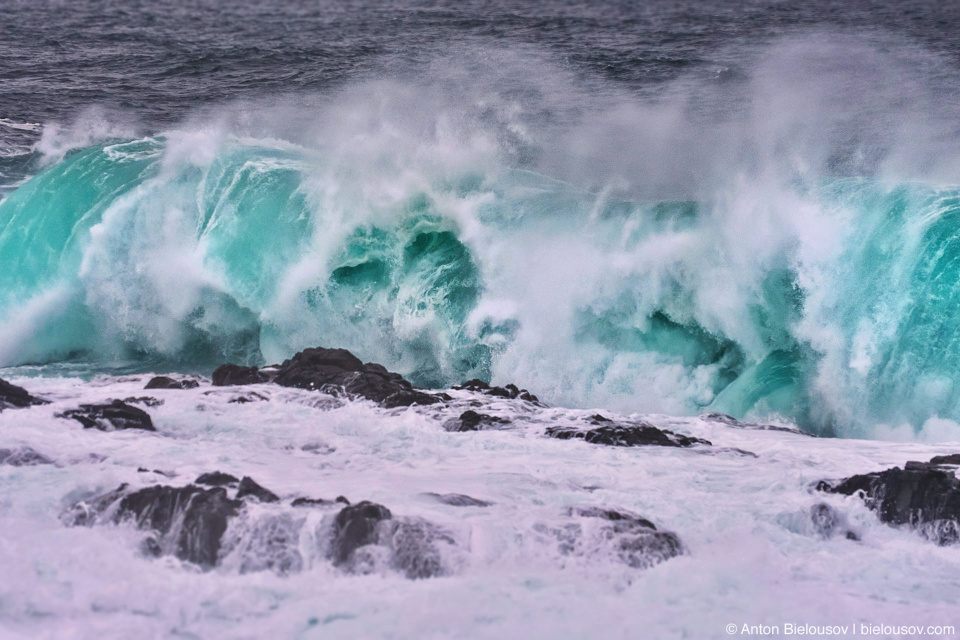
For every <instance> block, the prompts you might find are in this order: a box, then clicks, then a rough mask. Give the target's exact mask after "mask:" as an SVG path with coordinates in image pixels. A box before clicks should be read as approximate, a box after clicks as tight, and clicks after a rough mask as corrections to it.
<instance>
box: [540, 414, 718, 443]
mask: <svg viewBox="0 0 960 640" xmlns="http://www.w3.org/2000/svg"><path fill="white" fill-rule="evenodd" d="M590 424H592V425H593V426H592V427H587V428H577V427H549V428H548V429H547V431H546V435H548V436H550V437H551V438H558V439H560V440H570V439H573V438H579V439H580V440H583V441H585V442H589V443H591V444H605V445H610V446H614V447H639V446H647V445H652V446H661V447H692V446H693V445H696V444H703V445H709V444H711V442H710V441H709V440H703V439H701V438H694V437H692V436H685V435H682V434H679V433H674V432H673V431H666V430H663V429H658V428H657V427H655V426H653V425H652V424H649V423H647V422H634V423H619V422H614V421H613V420H610V419H609V418H605V417H603V416H601V415H595V416H591V417H590Z"/></svg>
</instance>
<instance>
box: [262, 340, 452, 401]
mask: <svg viewBox="0 0 960 640" xmlns="http://www.w3.org/2000/svg"><path fill="white" fill-rule="evenodd" d="M273 381H274V382H275V383H276V384H279V385H281V386H284V387H296V388H298V389H308V390H321V391H322V390H326V389H333V388H336V389H339V390H342V392H344V393H346V394H348V395H351V396H359V397H361V398H366V399H367V400H372V401H374V402H376V403H379V404H381V405H383V406H384V407H387V408H394V407H408V406H411V405H415V404H419V405H425V404H435V403H437V402H440V401H441V398H438V397H437V396H434V395H432V394H429V393H425V392H423V391H418V390H416V389H414V388H413V385H411V384H410V383H409V382H407V381H406V380H404V379H403V377H402V376H400V375H399V374H397V373H391V372H389V371H387V370H386V368H384V367H383V366H381V365H378V364H374V363H367V364H363V363H362V362H360V359H359V358H357V357H356V356H354V355H353V354H352V353H350V352H349V351H347V350H346V349H324V348H322V347H318V348H315V349H304V350H303V351H301V352H300V353H298V354H296V355H295V356H293V357H292V358H290V359H289V360H285V361H284V362H283V364H281V365H280V366H279V367H278V369H277V375H276V377H275V378H274V380H273Z"/></svg>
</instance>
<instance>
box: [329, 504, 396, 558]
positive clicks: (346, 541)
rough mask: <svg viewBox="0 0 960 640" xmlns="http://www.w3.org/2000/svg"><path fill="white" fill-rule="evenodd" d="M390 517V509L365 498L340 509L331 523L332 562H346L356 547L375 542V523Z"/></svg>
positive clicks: (376, 537) (376, 538)
mask: <svg viewBox="0 0 960 640" xmlns="http://www.w3.org/2000/svg"><path fill="white" fill-rule="evenodd" d="M392 517H393V515H392V514H391V513H390V510H389V509H387V508H386V507H384V506H383V505H379V504H376V503H373V502H368V501H366V500H364V501H363V502H360V503H357V504H355V505H353V506H348V507H344V508H343V509H341V510H340V513H338V514H337V517H336V519H335V520H334V523H333V539H332V540H331V543H330V557H331V559H332V560H333V563H334V564H336V565H343V564H346V563H347V562H348V561H349V560H350V559H351V556H352V554H353V552H354V551H355V550H356V549H358V548H360V547H363V546H366V545H369V544H376V542H377V541H378V536H377V525H378V524H379V523H380V522H381V521H383V520H390V519H391V518H392Z"/></svg>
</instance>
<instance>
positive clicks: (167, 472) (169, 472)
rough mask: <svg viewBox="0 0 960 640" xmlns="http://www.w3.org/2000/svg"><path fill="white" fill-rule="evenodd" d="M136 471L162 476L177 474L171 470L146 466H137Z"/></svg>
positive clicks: (174, 476) (175, 475)
mask: <svg viewBox="0 0 960 640" xmlns="http://www.w3.org/2000/svg"><path fill="white" fill-rule="evenodd" d="M137 473H155V474H157V475H159V476H163V477H164V478H176V477H177V474H176V473H174V472H173V471H163V470H162V469H152V470H151V469H147V468H146V467H137Z"/></svg>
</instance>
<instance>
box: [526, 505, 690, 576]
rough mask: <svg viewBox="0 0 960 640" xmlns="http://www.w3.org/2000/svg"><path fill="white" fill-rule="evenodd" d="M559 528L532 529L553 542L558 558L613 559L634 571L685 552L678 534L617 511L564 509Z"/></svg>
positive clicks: (549, 526)
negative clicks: (564, 517) (564, 514)
mask: <svg viewBox="0 0 960 640" xmlns="http://www.w3.org/2000/svg"><path fill="white" fill-rule="evenodd" d="M566 516H567V517H568V520H567V521H565V522H563V523H560V524H558V525H553V526H551V525H546V524H542V523H541V524H537V525H535V526H534V530H535V531H537V532H538V533H541V534H545V535H547V536H549V537H550V538H553V539H555V540H556V543H557V550H558V551H559V552H560V554H561V556H574V557H581V558H589V559H594V558H598V559H599V558H602V557H612V558H614V559H616V560H617V561H618V562H622V563H623V564H626V565H627V566H629V567H632V568H634V569H645V568H648V567H652V566H653V565H656V564H659V563H661V562H663V561H665V560H669V559H670V558H674V557H676V556H679V555H681V554H683V553H684V547H683V543H682V542H681V541H680V538H679V537H678V536H677V534H675V533H672V532H669V531H658V530H657V528H656V526H654V524H653V523H652V522H650V521H649V520H647V519H646V518H642V517H640V516H638V515H636V514H633V513H630V512H628V511H623V510H620V509H608V508H602V507H593V506H584V507H571V508H570V509H568V510H567V512H566Z"/></svg>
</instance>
